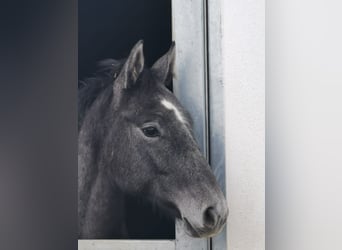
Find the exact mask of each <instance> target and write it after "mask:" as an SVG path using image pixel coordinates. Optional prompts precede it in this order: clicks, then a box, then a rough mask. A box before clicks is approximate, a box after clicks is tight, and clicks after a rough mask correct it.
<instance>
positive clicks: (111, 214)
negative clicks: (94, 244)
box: [78, 129, 126, 239]
mask: <svg viewBox="0 0 342 250" xmlns="http://www.w3.org/2000/svg"><path fill="white" fill-rule="evenodd" d="M94 132H95V131H92V132H91V133H90V130H89V129H85V130H82V129H81V131H80V135H79V152H78V167H79V169H78V171H79V180H78V182H79V183H78V195H79V205H78V208H79V211H78V213H79V237H80V238H94V239H96V238H123V237H125V236H126V232H125V231H126V230H125V223H124V217H125V216H124V211H125V210H124V196H123V193H122V192H121V191H120V190H119V189H118V188H117V187H116V185H115V184H114V183H113V181H111V180H110V179H109V175H108V173H107V171H106V167H105V166H104V163H103V162H101V161H100V160H99V159H101V151H102V150H100V149H99V147H98V145H97V142H96V139H95V138H96V137H97V135H96V134H94Z"/></svg>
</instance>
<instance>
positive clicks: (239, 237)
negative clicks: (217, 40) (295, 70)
mask: <svg viewBox="0 0 342 250" xmlns="http://www.w3.org/2000/svg"><path fill="white" fill-rule="evenodd" d="M223 17H224V18H223V21H224V23H223V35H224V37H223V58H224V84H225V95H226V98H225V101H226V103H225V111H226V117H225V119H226V122H225V123H226V174H227V180H226V183H227V197H228V204H229V208H230V215H229V219H228V230H227V237H228V249H229V250H237V249H239V250H263V249H265V28H264V27H265V2H264V0H258V1H241V0H230V1H225V6H224V15H223Z"/></svg>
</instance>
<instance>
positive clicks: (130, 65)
mask: <svg viewBox="0 0 342 250" xmlns="http://www.w3.org/2000/svg"><path fill="white" fill-rule="evenodd" d="M144 61H145V60H144V52H143V41H142V40H140V41H138V42H137V43H136V44H135V45H134V47H133V49H132V50H131V53H130V54H129V56H128V58H127V60H126V62H125V64H124V66H123V68H122V70H121V72H120V75H119V76H118V78H120V79H118V80H119V81H118V82H120V83H121V85H122V86H120V87H121V88H123V89H127V88H130V87H132V86H133V85H134V84H135V83H136V81H137V79H138V77H139V75H140V74H141V72H142V71H143V69H144Z"/></svg>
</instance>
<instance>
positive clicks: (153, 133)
mask: <svg viewBox="0 0 342 250" xmlns="http://www.w3.org/2000/svg"><path fill="white" fill-rule="evenodd" d="M142 131H143V133H144V135H145V136H147V137H157V136H160V133H159V131H158V129H157V128H155V127H146V128H143V129H142Z"/></svg>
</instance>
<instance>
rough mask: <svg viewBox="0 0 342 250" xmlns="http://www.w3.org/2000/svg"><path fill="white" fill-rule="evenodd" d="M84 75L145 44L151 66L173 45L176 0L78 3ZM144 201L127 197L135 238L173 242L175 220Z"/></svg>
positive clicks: (81, 73)
mask: <svg viewBox="0 0 342 250" xmlns="http://www.w3.org/2000/svg"><path fill="white" fill-rule="evenodd" d="M78 24H79V29H78V39H79V40H78V53H79V54H78V74H79V79H80V80H81V79H84V78H85V77H87V76H90V75H92V74H93V73H94V72H95V70H96V63H97V62H98V61H100V60H103V59H106V58H114V59H120V58H125V57H127V56H128V54H129V52H130V50H131V48H132V47H133V45H134V44H135V43H136V42H137V41H138V40H140V39H143V40H144V55H145V63H146V65H147V66H151V65H152V64H153V63H154V62H155V61H156V60H157V59H158V58H159V57H160V56H161V55H163V54H164V53H165V52H166V51H167V50H168V48H169V46H170V44H171V39H172V34H171V0H144V1H141V0H125V1H122V0H121V1H118V0H117V1H113V0H102V1H94V0H80V1H78ZM143 200H144V197H139V198H136V197H135V198H134V197H131V198H129V199H127V208H128V210H127V211H126V212H127V218H126V220H127V222H128V228H130V231H129V234H130V237H131V238H135V239H173V238H174V237H175V232H174V228H175V227H174V222H173V220H170V219H168V218H166V217H165V216H163V215H162V213H161V212H160V211H156V209H155V208H153V207H152V206H151V205H150V204H149V203H146V202H144V201H143Z"/></svg>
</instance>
